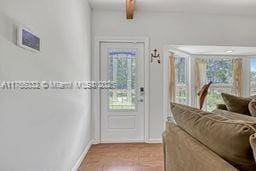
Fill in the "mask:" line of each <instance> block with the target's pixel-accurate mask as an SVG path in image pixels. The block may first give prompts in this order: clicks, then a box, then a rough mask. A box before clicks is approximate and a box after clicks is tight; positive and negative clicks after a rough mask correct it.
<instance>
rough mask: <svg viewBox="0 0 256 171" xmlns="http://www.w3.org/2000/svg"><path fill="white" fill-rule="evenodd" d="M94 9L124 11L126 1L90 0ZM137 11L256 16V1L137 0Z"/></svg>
mask: <svg viewBox="0 0 256 171" xmlns="http://www.w3.org/2000/svg"><path fill="white" fill-rule="evenodd" d="M89 1H90V3H91V6H92V8H93V9H100V10H124V9H125V4H126V0H89ZM135 3H136V10H137V11H156V12H195V13H218V14H246V15H247V14H249V15H251V14H253V15H255V14H256V0H135Z"/></svg>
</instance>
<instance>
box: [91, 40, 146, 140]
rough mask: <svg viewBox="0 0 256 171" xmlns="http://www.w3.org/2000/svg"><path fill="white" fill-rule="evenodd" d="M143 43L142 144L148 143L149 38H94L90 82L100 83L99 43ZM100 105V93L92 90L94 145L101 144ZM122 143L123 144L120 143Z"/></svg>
mask: <svg viewBox="0 0 256 171" xmlns="http://www.w3.org/2000/svg"><path fill="white" fill-rule="evenodd" d="M104 42H105V43H106V42H107V43H118V42H120V43H123V42H125V43H134V42H136V43H144V49H145V110H144V111H145V117H144V118H145V124H144V125H145V128H144V130H145V131H144V133H145V136H144V137H145V139H144V142H146V143H147V142H148V141H149V97H150V96H149V93H150V91H149V71H150V70H149V65H150V63H149V62H150V60H149V57H150V56H149V38H148V37H95V39H94V52H93V58H92V80H94V81H100V44H101V43H104ZM100 109H101V104H100V91H99V90H98V89H96V90H92V120H93V123H94V131H93V134H92V135H93V139H94V140H93V141H94V143H101V135H100V133H101V124H100V122H101V111H100ZM120 143H123V142H120Z"/></svg>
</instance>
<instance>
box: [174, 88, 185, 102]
mask: <svg viewBox="0 0 256 171" xmlns="http://www.w3.org/2000/svg"><path fill="white" fill-rule="evenodd" d="M187 97H188V92H187V87H176V102H177V103H180V104H184V105H186V104H188V101H187Z"/></svg>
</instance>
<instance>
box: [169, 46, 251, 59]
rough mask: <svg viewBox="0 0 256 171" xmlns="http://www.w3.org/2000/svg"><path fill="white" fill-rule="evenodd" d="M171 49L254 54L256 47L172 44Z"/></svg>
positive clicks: (188, 52) (220, 53) (193, 52)
mask: <svg viewBox="0 0 256 171" xmlns="http://www.w3.org/2000/svg"><path fill="white" fill-rule="evenodd" d="M173 49H174V50H178V51H180V52H184V53H187V54H191V55H230V56H232V55H234V56H237V55H241V56H255V55H256V47H236V46H187V45H173V46H171V50H173Z"/></svg>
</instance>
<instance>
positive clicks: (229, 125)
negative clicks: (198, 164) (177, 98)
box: [171, 103, 256, 171]
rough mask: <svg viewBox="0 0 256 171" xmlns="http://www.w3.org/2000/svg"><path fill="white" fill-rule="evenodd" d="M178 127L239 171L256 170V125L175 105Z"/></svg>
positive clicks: (174, 112) (173, 106)
mask: <svg viewBox="0 0 256 171" xmlns="http://www.w3.org/2000/svg"><path fill="white" fill-rule="evenodd" d="M171 112H172V114H173V117H174V119H175V121H176V123H177V125H178V126H179V127H180V128H182V129H183V130H184V131H186V132H187V133H188V134H190V135H191V136H192V137H194V138H195V139H197V140H198V141H200V142H201V143H202V144H204V145H205V146H207V147H208V148H209V149H211V150H212V151H214V152H215V153H217V154H218V155H219V156H220V157H222V158H223V159H225V160H226V161H228V162H229V163H231V164H232V165H234V166H235V167H236V168H238V169H239V170H246V171H252V170H256V164H255V161H254V157H253V152H252V148H251V146H250V142H249V138H250V136H251V135H253V134H254V133H255V132H256V129H255V128H256V122H252V121H243V120H236V119H230V118H228V117H225V116H224V115H221V114H216V113H209V112H204V111H201V110H198V109H195V108H192V107H189V106H184V105H180V104H176V103H171Z"/></svg>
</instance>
